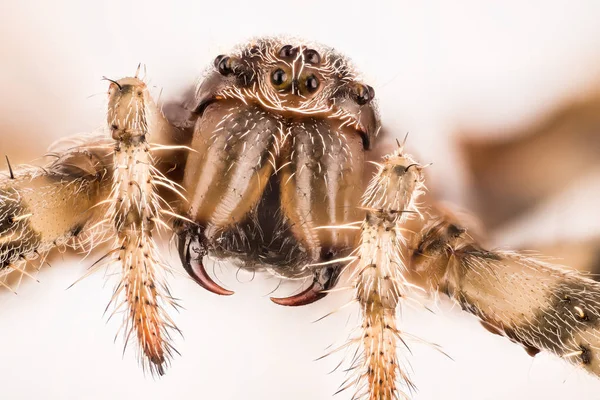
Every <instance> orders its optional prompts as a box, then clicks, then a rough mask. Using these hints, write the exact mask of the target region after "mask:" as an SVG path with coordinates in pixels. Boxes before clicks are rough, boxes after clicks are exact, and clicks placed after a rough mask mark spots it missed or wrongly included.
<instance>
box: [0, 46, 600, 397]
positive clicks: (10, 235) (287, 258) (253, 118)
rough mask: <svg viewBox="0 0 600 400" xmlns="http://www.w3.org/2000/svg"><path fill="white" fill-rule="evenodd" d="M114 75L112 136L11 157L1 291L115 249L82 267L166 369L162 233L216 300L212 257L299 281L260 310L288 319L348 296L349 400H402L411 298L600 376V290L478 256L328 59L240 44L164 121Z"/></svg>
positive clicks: (559, 272)
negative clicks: (181, 110)
mask: <svg viewBox="0 0 600 400" xmlns="http://www.w3.org/2000/svg"><path fill="white" fill-rule="evenodd" d="M106 80H107V81H108V82H109V90H108V99H109V100H108V113H107V130H108V133H106V134H104V133H103V134H94V135H80V136H78V137H76V138H70V139H66V140H64V141H61V142H59V143H57V144H55V145H54V146H53V147H52V148H51V149H50V152H49V156H50V157H51V158H52V160H51V161H50V162H49V163H48V164H47V165H45V166H44V167H31V166H15V167H13V166H11V164H10V161H8V159H7V162H8V171H7V173H6V174H5V176H4V177H3V178H2V181H1V184H0V216H1V217H0V270H1V271H2V273H3V275H4V278H5V280H4V281H0V282H2V283H1V284H2V285H3V286H5V288H6V289H9V290H11V289H12V288H11V285H10V279H15V277H16V279H18V280H21V279H22V278H23V277H27V276H31V275H30V273H29V272H28V269H27V265H28V264H29V263H31V262H35V263H36V264H37V265H39V266H41V265H43V264H44V262H45V259H46V257H47V256H48V254H49V252H50V251H52V250H53V249H55V248H64V247H72V248H75V249H82V250H84V251H87V252H91V251H92V250H94V249H96V248H107V249H108V250H106V252H105V254H104V255H102V256H101V257H100V258H99V259H98V260H97V261H96V262H95V263H93V268H92V269H91V270H90V271H91V272H93V271H95V270H96V269H99V268H104V267H106V268H109V269H110V270H111V273H112V274H115V275H116V276H118V283H117V285H116V286H115V288H114V292H113V296H112V298H111V299H110V303H109V309H110V310H111V311H110V312H111V316H112V315H122V316H123V325H122V329H121V330H122V333H123V335H124V337H125V342H126V343H129V342H132V343H134V344H135V346H136V349H137V352H138V354H139V357H140V361H141V364H142V366H143V368H144V369H145V370H147V371H149V373H151V374H153V375H163V374H164V373H165V371H166V368H167V367H168V365H169V364H170V362H171V360H172V358H173V356H174V354H175V353H177V351H176V350H175V348H174V347H173V339H172V336H173V334H174V333H177V332H179V330H178V328H177V326H176V325H175V322H174V321H173V319H172V318H171V314H170V310H171V309H172V308H177V307H178V300H177V299H176V298H175V297H174V296H173V295H172V294H171V291H170V289H169V286H168V284H167V278H168V273H169V272H170V269H171V268H170V266H169V265H168V264H167V262H166V261H165V258H164V256H163V255H162V254H161V252H160V251H159V249H158V245H157V235H158V233H159V232H160V231H161V230H164V231H169V232H172V238H173V240H174V241H175V243H176V247H177V250H178V254H179V258H180V260H181V264H182V266H183V269H184V270H185V271H186V272H187V273H188V274H189V276H190V277H191V278H192V279H193V280H194V281H195V282H196V283H197V284H198V285H199V286H201V287H202V288H204V289H206V290H208V291H210V292H212V293H214V294H215V295H221V296H230V295H232V294H233V292H232V291H230V290H228V289H226V288H224V287H222V286H221V285H220V284H218V283H217V282H216V281H215V280H214V279H213V278H212V277H211V275H210V274H209V272H207V269H206V268H205V264H206V260H207V259H208V258H216V259H219V260H227V261H230V262H232V263H234V264H235V265H236V266H238V267H239V268H242V269H246V270H249V271H252V272H266V273H269V274H272V275H274V276H277V277H279V278H282V279H289V280H293V279H308V280H309V285H308V287H307V288H306V289H304V290H303V291H301V292H300V293H297V294H294V295H291V296H289V297H272V298H271V300H272V301H273V302H274V303H276V304H278V305H281V306H286V307H297V306H303V305H307V304H311V303H313V302H315V301H318V300H320V299H322V298H324V297H325V296H326V295H327V294H328V293H330V292H333V291H339V290H349V291H352V293H353V303H356V304H358V305H359V308H360V312H361V314H360V315H361V323H360V325H359V326H358V327H357V329H356V330H355V331H354V332H353V335H352V336H351V337H350V338H349V339H348V341H347V342H346V343H345V344H343V345H341V346H340V347H337V348H334V349H332V350H331V353H337V352H342V353H345V354H347V355H348V356H347V357H346V361H347V365H346V366H345V368H344V369H345V370H346V371H347V372H348V378H347V379H346V381H345V382H343V383H342V384H341V386H340V391H344V390H351V391H352V393H353V398H366V399H373V400H374V399H382V400H383V399H384V400H387V399H397V398H410V395H411V391H412V390H413V389H414V385H413V383H412V382H411V378H410V374H409V372H408V369H409V368H408V367H407V359H408V357H409V355H408V343H409V342H410V341H412V340H413V338H412V337H411V336H410V335H409V334H408V333H406V332H404V331H403V330H402V327H401V325H400V324H399V323H398V321H397V315H398V313H399V311H400V309H401V307H402V305H404V304H408V303H410V302H412V301H415V299H417V298H418V296H419V294H420V293H424V294H428V295H432V296H448V297H450V298H451V299H453V300H454V301H455V302H456V303H457V304H459V305H460V306H461V307H462V308H463V309H464V310H465V311H466V312H469V313H472V314H474V315H475V316H477V317H478V318H480V320H481V323H482V325H483V326H484V327H485V328H486V329H487V330H489V331H490V332H492V333H494V334H498V335H503V336H505V337H507V338H508V339H510V340H511V341H513V342H515V343H517V344H518V345H521V346H522V347H523V348H524V349H525V350H526V351H527V353H528V354H530V355H531V356H535V355H536V354H537V353H538V352H540V351H542V350H545V351H549V352H552V353H555V354H556V355H558V356H560V357H562V358H564V359H565V360H567V361H569V362H571V363H573V364H575V365H578V366H580V367H581V368H583V369H585V370H587V371H589V372H590V373H592V374H595V375H598V374H599V373H600V365H599V358H598V346H599V343H598V334H597V323H598V319H599V317H600V284H599V283H597V282H594V281H592V280H590V279H587V278H585V277H583V276H580V275H578V274H577V273H575V272H573V271H570V270H568V269H566V268H563V267H560V266H556V265H552V264H550V263H548V262H547V261H544V260H543V259H541V258H535V257H532V256H531V255H529V254H525V253H518V252H511V251H501V250H494V249H489V248H486V247H485V245H484V243H483V242H482V240H481V239H480V237H479V235H478V234H477V232H476V229H473V228H472V227H471V226H470V225H469V223H467V222H466V221H468V218H465V217H464V215H462V214H461V213H458V212H454V211H452V210H449V209H447V208H444V207H441V206H439V205H438V204H437V203H436V202H435V200H434V199H432V198H431V197H430V196H428V194H427V193H426V187H425V175H424V173H425V172H424V171H425V168H426V167H427V166H428V165H426V164H421V163H419V162H418V161H417V160H415V159H414V158H413V157H412V156H410V155H409V154H407V153H406V151H405V142H400V141H397V143H396V144H394V145H393V146H391V147H389V146H388V145H387V142H386V141H385V140H384V139H385V138H384V137H383V136H384V135H383V133H382V130H381V123H380V118H379V114H378V111H377V106H376V101H375V90H374V89H373V88H372V87H371V86H369V85H367V84H366V83H364V82H362V81H360V79H359V77H358V75H357V73H356V71H355V69H354V67H353V66H352V65H351V63H350V61H349V59H347V58H346V57H345V56H343V55H341V54H339V53H338V52H336V51H335V50H334V49H332V48H329V47H326V46H323V45H320V44H317V43H310V42H306V41H301V40H296V39H290V38H273V37H269V38H260V39H255V40H252V41H250V42H248V43H245V44H243V45H240V46H239V47H238V48H236V49H234V50H233V51H232V52H230V53H228V54H226V55H219V56H217V57H216V58H215V60H214V63H213V65H212V66H211V67H210V69H209V70H208V71H207V73H206V74H205V76H204V77H203V79H202V80H201V82H200V83H199V85H198V86H197V88H196V90H195V92H194V95H193V100H192V101H190V103H189V104H187V105H186V109H187V110H189V113H188V114H187V115H186V116H185V118H178V119H171V120H168V119H167V118H166V117H165V116H164V115H163V114H162V112H161V111H160V109H159V107H158V106H157V104H156V103H155V102H154V100H153V99H152V98H151V96H150V94H149V90H148V87H147V85H146V84H145V83H144V81H143V80H142V79H140V78H139V68H138V73H136V75H135V76H134V77H127V78H122V79H109V78H106ZM385 151H387V152H388V154H387V155H386V156H384V157H379V156H378V154H380V153H381V152H385ZM370 166H373V168H370ZM373 169H374V171H373ZM340 282H344V283H340ZM341 285H344V286H341ZM200 362H201V361H200Z"/></svg>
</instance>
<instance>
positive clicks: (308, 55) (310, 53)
mask: <svg viewBox="0 0 600 400" xmlns="http://www.w3.org/2000/svg"><path fill="white" fill-rule="evenodd" d="M304 62H305V63H307V64H312V65H318V64H320V63H321V56H320V55H319V53H318V52H317V51H316V50H313V49H308V50H305V51H304Z"/></svg>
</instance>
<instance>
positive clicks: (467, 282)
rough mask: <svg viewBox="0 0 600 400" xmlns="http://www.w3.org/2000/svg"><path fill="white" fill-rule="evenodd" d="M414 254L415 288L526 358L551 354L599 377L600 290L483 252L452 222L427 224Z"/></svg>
mask: <svg viewBox="0 0 600 400" xmlns="http://www.w3.org/2000/svg"><path fill="white" fill-rule="evenodd" d="M414 248H415V250H414V254H413V256H412V266H411V269H412V270H413V272H414V273H415V274H416V276H417V279H419V280H420V281H421V282H420V284H422V285H424V286H426V287H429V288H430V289H431V290H433V291H440V292H442V293H446V294H448V295H449V296H450V297H451V298H452V299H454V300H455V301H456V302H457V303H459V304H460V305H461V307H462V308H463V309H464V310H466V311H468V312H470V313H473V314H475V315H476V316H478V317H479V318H481V321H482V324H483V325H484V327H486V328H487V329H488V330H490V331H491V332H493V333H497V334H501V335H504V336H506V337H508V338H509V339H511V340H512V341H514V342H517V343H520V344H521V345H523V346H524V348H525V349H526V350H527V352H528V353H529V354H530V355H532V356H533V355H535V354H537V353H538V352H539V351H540V350H546V351H551V352H553V353H555V354H556V355H558V356H560V357H563V358H565V359H566V360H568V361H570V362H571V363H573V364H576V365H579V366H580V367H582V368H585V369H586V370H587V371H589V372H591V373H593V374H595V375H600V353H599V349H600V328H599V323H600V283H598V282H595V281H593V280H591V279H587V278H584V277H582V276H580V275H579V274H578V273H577V272H575V271H571V270H567V269H565V268H562V267H558V266H555V265H551V264H549V263H547V262H544V261H541V260H538V259H535V258H532V257H530V256H528V255H525V254H520V253H515V252H508V251H489V250H486V249H484V248H483V247H482V246H481V245H480V244H479V243H477V241H476V240H475V239H473V238H472V237H471V236H470V235H469V234H468V232H467V230H466V228H464V227H463V226H461V224H460V223H459V222H458V220H457V219H456V217H454V216H453V215H449V214H447V215H445V216H443V217H440V218H439V219H436V220H434V221H432V222H430V223H429V224H428V226H427V227H426V228H425V229H424V231H423V233H422V235H421V236H420V237H419V238H418V240H417V241H416V242H415V246H414Z"/></svg>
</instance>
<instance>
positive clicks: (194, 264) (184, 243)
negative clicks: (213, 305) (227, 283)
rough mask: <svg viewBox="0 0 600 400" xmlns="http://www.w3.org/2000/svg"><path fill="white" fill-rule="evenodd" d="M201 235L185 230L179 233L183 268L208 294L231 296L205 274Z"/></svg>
mask: <svg viewBox="0 0 600 400" xmlns="http://www.w3.org/2000/svg"><path fill="white" fill-rule="evenodd" d="M200 235H201V233H196V232H193V231H191V230H185V231H183V232H181V233H179V245H178V248H179V257H180V258H181V262H182V263H183V268H184V269H185V270H186V272H187V273H188V274H189V275H190V276H191V277H192V279H193V280H194V281H195V282H196V283H197V284H198V285H200V286H202V287H203V288H204V289H206V290H208V291H209V292H212V293H215V294H219V295H221V296H231V295H232V294H233V293H234V292H232V291H231V290H227V289H225V288H223V287H221V286H220V285H219V284H218V283H216V282H215V281H214V280H213V279H212V278H211V277H210V276H209V275H208V273H207V272H206V269H205V268H204V263H203V262H202V260H203V258H204V256H205V255H206V253H207V252H206V246H204V245H202V244H201V243H200V239H199V237H200Z"/></svg>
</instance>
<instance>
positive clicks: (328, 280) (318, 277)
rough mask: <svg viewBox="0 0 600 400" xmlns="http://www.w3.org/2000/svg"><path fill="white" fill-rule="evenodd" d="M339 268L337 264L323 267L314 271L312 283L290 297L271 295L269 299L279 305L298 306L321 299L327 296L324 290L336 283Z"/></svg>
mask: <svg viewBox="0 0 600 400" xmlns="http://www.w3.org/2000/svg"><path fill="white" fill-rule="evenodd" d="M341 269H342V268H341V267H340V266H338V265H336V266H333V267H327V268H323V269H322V270H320V271H318V272H316V273H315V279H314V281H313V283H312V284H311V285H310V286H309V287H308V288H306V289H305V290H303V291H302V292H300V293H298V294H296V295H294V296H290V297H271V301H272V302H273V303H275V304H279V305H280V306H287V307H299V306H305V305H308V304H311V303H314V302H315V301H317V300H321V299H322V298H323V297H325V296H327V292H325V290H329V289H331V288H332V287H333V286H335V284H336V283H337V279H338V277H339V276H340V272H341Z"/></svg>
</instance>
